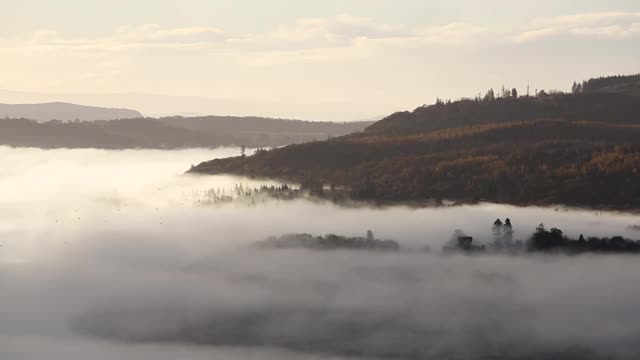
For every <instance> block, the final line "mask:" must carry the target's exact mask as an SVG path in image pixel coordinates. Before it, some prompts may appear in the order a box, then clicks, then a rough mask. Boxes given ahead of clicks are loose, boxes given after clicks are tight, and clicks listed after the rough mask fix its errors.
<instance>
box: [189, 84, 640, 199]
mask: <svg viewBox="0 0 640 360" xmlns="http://www.w3.org/2000/svg"><path fill="white" fill-rule="evenodd" d="M638 139H640V98H638V97H633V96H630V95H627V94H618V93H598V92H594V93H591V92H579V93H575V94H561V93H555V94H551V95H549V94H541V95H539V96H535V97H519V98H515V97H508V98H507V97H505V98H498V99H495V98H494V99H476V100H461V101H456V102H452V103H444V102H439V103H438V104H435V105H432V106H428V107H421V108H418V109H416V110H415V111H413V112H405V113H396V114H394V115H391V116H390V117H388V118H386V119H384V120H381V121H380V122H377V123H375V124H374V125H372V126H370V127H369V128H368V129H367V130H366V131H364V132H362V133H358V134H353V135H348V136H344V137H340V138H335V139H331V140H329V141H322V142H312V143H308V144H301V145H292V146H287V147H284V148H281V149H276V150H272V151H261V152H259V153H257V154H256V155H254V156H248V157H244V158H243V157H238V158H230V159H220V160H212V161H208V162H204V163H202V164H200V165H198V166H196V167H195V168H193V169H192V170H191V171H192V172H195V173H207V174H219V173H233V174H240V175H248V176H260V177H273V178H280V179H285V180H289V181H296V182H301V183H305V184H308V185H310V186H318V185H319V184H325V185H336V186H343V187H346V188H348V189H350V191H351V194H352V195H353V196H354V197H356V198H361V199H372V200H383V201H384V200H393V201H399V200H422V199H427V198H450V199H461V200H467V201H470V200H489V201H497V202H507V203H518V204H524V203H539V204H549V203H566V204H573V205H611V206H616V207H628V206H634V204H636V202H637V201H638V198H640V173H639V171H640V141H639V140H638Z"/></svg>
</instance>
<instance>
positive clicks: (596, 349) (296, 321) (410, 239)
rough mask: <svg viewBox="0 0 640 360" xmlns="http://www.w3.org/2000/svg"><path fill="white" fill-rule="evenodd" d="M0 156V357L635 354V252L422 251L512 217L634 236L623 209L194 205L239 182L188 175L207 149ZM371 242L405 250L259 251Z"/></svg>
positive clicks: (520, 233)
mask: <svg viewBox="0 0 640 360" xmlns="http://www.w3.org/2000/svg"><path fill="white" fill-rule="evenodd" d="M225 151H226V150H225ZM234 151H235V150H234ZM0 152H1V153H2V155H3V156H0V166H2V167H3V168H5V169H8V171H6V172H3V173H2V175H0V201H2V202H3V204H8V206H3V207H2V208H1V209H0V245H1V246H0V293H1V294H2V306H1V307H0V358H2V359H10V360H13V359H20V360H22V359H29V360H32V359H65V360H69V359H86V358H91V359H98V360H101V359H113V358H136V359H149V360H162V359H176V358H180V359H189V360H190V359H194V360H199V359H205V358H212V357H215V358H220V359H247V358H249V359H251V358H255V359H271V358H273V359H289V358H291V359H298V358H305V359H307V358H308V359H327V358H329V359H337V358H347V357H349V358H351V357H356V358H358V357H362V358H383V359H390V358H403V359H424V358H433V359H441V358H452V359H456V358H461V359H464V358H482V357H496V358H506V359H509V358H513V359H522V358H545V357H549V358H551V357H553V358H580V359H600V358H603V359H604V358H611V357H617V358H622V359H625V358H629V359H633V358H637V356H638V355H640V348H638V346H637V344H636V341H637V327H638V322H637V318H636V316H635V315H636V313H637V304H638V302H639V300H640V287H638V281H637V279H636V278H637V276H636V275H635V272H636V270H635V269H636V267H637V266H636V265H637V264H636V263H637V259H636V258H635V257H628V256H579V257H564V256H553V257H547V256H521V257H506V256H475V257H474V256H471V257H466V256H441V255H439V254H437V251H436V252H435V253H431V254H424V253H421V252H418V251H414V249H420V248H422V247H423V246H425V245H430V246H432V248H433V249H438V248H439V246H441V245H443V244H444V243H445V242H446V241H447V240H448V239H449V238H450V236H451V233H452V232H453V230H455V229H458V228H460V229H464V231H465V233H467V234H468V235H470V236H474V237H475V238H476V239H477V241H480V242H481V241H485V240H488V239H490V237H491V224H492V223H493V220H495V218H497V217H502V218H504V217H507V216H508V217H509V218H510V219H511V220H512V221H513V223H514V229H515V237H516V238H522V239H524V238H526V236H527V235H528V234H529V233H530V232H532V231H533V229H534V227H535V225H536V224H537V223H538V222H540V221H544V222H545V223H548V224H549V225H550V226H553V225H555V226H558V227H561V228H563V229H564V230H566V231H567V232H568V233H569V234H571V235H575V234H577V233H579V232H584V233H585V235H587V234H593V235H599V236H603V235H613V234H614V233H619V234H622V235H625V236H631V237H632V236H633V234H636V235H637V232H636V231H634V230H632V229H630V228H629V226H630V225H633V224H637V217H635V216H633V215H630V214H612V213H595V212H589V211H568V212H563V211H555V209H540V208H531V209H527V208H514V207H509V206H500V205H490V204H487V205H482V206H478V207H459V208H450V209H444V210H442V209H440V210H437V209H419V210H415V209H409V208H403V207H398V208H388V209H374V208H360V209H354V208H350V209H347V208H340V207H338V206H334V205H330V204H326V203H309V202H305V201H302V200H298V201H291V202H270V203H264V204H261V205H258V206H252V207H247V206H246V205H242V206H236V205H233V204H229V205H224V206H218V207H197V206H193V205H192V203H191V202H190V201H188V200H181V199H183V195H184V193H186V195H184V196H186V199H189V196H190V193H191V192H192V191H193V190H200V189H202V188H207V187H216V186H218V187H223V186H233V185H234V181H237V180H238V179H234V178H221V177H218V178H210V177H204V178H194V177H189V176H183V175H182V171H183V170H184V169H185V168H188V165H189V162H190V161H193V162H195V161H197V160H198V159H200V158H209V157H211V155H212V154H211V152H210V151H205V150H194V151H182V152H162V151H146V150H145V151H124V152H114V151H102V150H54V151H43V150H36V149H7V148H0ZM220 154H221V156H224V154H225V153H223V152H222V153H220ZM229 154H233V151H229ZM242 181H248V180H242ZM192 189H193V190H192ZM367 229H372V230H373V231H374V233H375V235H376V237H379V238H392V239H394V240H396V241H398V242H399V243H400V244H401V245H402V246H403V249H404V251H400V252H398V253H373V252H367V251H331V252H314V251H304V250H298V251H296V250H281V251H275V250H259V249H254V248H251V247H250V246H249V245H250V244H252V243H254V242H256V241H259V240H263V239H265V238H266V237H267V236H269V235H281V234H284V233H290V232H308V233H312V234H316V235H322V234H326V233H337V234H341V235H346V236H364V235H365V231H366V230H367ZM474 241H475V240H474Z"/></svg>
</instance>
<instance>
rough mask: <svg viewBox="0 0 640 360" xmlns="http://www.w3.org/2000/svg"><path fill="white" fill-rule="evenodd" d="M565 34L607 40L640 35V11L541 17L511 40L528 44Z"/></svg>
mask: <svg viewBox="0 0 640 360" xmlns="http://www.w3.org/2000/svg"><path fill="white" fill-rule="evenodd" d="M562 35H564V36H576V37H593V38H604V39H624V38H629V37H632V36H640V13H637V12H601V13H586V14H577V15H570V16H558V17H551V18H544V19H538V20H536V21H534V22H533V23H532V24H531V26H530V27H529V29H527V30H524V31H522V32H520V33H518V34H516V35H514V36H512V37H511V39H512V40H513V41H514V42H516V43H526V42H530V41H536V40H541V39H545V38H549V37H554V36H562Z"/></svg>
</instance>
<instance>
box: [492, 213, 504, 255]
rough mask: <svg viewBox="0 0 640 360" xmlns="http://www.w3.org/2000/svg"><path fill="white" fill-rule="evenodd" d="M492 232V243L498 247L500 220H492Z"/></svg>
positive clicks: (500, 242)
mask: <svg viewBox="0 0 640 360" xmlns="http://www.w3.org/2000/svg"><path fill="white" fill-rule="evenodd" d="M492 232H493V245H494V246H495V247H498V248H500V247H502V220H500V219H496V221H494V222H493V228H492Z"/></svg>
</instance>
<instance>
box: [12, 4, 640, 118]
mask: <svg viewBox="0 0 640 360" xmlns="http://www.w3.org/2000/svg"><path fill="white" fill-rule="evenodd" d="M9 3H11V6H9V8H8V9H5V15H6V16H5V21H3V23H2V24H0V30H1V31H2V34H3V35H2V36H0V55H3V56H0V66H2V67H3V68H9V69H12V71H11V72H8V73H7V74H6V76H5V77H4V78H3V84H2V85H1V88H2V89H3V91H0V97H1V98H0V102H29V101H38V102H48V101H67V102H77V103H80V104H82V105H94V106H108V107H127V108H131V109H134V110H138V111H141V112H142V113H144V114H145V115H146V114H149V115H169V114H177V113H201V114H214V115H257V116H270V117H279V118H297V119H303V120H330V121H353V120H362V119H369V118H374V117H380V116H384V115H387V114H390V113H393V112H396V111H400V110H411V109H413V108H415V107H417V106H420V105H422V104H424V103H432V102H434V101H435V99H436V98H437V97H439V98H454V99H455V98H459V97H464V96H469V97H473V96H475V95H477V94H478V93H479V92H484V91H486V89H487V88H489V87H493V88H496V89H498V88H500V87H501V86H502V85H505V86H507V87H509V88H512V87H515V88H517V89H518V90H519V92H520V93H525V91H526V87H527V85H529V86H530V88H531V91H532V92H533V91H534V89H547V90H548V89H559V90H568V89H569V88H570V86H571V83H572V82H573V81H574V80H583V79H586V78H589V77H593V76H602V75H612V74H625V73H637V72H639V71H640V68H638V63H637V59H638V58H640V48H639V47H637V46H634V45H635V44H637V42H638V39H640V3H631V2H629V1H608V2H606V3H604V2H602V1H595V0H589V1H581V2H579V3H576V2H575V1H539V2H536V3H535V4H534V3H531V4H522V3H515V2H511V3H510V2H503V1H497V0H492V1H488V2H483V3H476V2H473V1H455V2H451V3H448V4H447V5H443V4H441V3H436V2H433V1H419V0H408V1H405V2H403V4H402V5H403V6H397V4H396V3H395V2H392V1H386V0H376V1H361V0H349V1H341V2H337V1H330V2H322V3H314V4H310V3H306V4H304V5H303V4H300V3H298V2H295V1H287V0H279V1H274V2H269V3H268V4H267V3H264V2H259V1H251V0H243V1H233V2H232V1H222V0H220V1H207V2H204V1H172V0H162V1H155V2H153V5H152V6H146V4H145V3H144V2H141V3H136V4H130V3H129V2H125V1H122V0H119V1H111V2H109V3H98V2H92V1H83V2H79V1H75V0H64V1H57V2H55V5H53V3H48V2H44V1H37V0H28V1H21V2H13V1H9ZM34 9H37V11H34ZM258 14H259V16H258ZM78 15H80V16H78ZM471 59H473V60H472V61H470V60H471Z"/></svg>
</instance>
